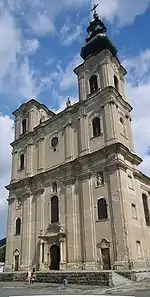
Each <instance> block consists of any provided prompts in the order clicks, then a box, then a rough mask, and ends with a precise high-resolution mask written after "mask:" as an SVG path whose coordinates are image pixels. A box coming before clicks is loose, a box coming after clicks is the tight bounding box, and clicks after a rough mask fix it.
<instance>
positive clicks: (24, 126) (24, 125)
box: [22, 119, 27, 134]
mask: <svg viewBox="0 0 150 297" xmlns="http://www.w3.org/2000/svg"><path fill="white" fill-rule="evenodd" d="M26 132H27V121H26V119H24V120H23V121H22V133H23V134H24V133H26Z"/></svg>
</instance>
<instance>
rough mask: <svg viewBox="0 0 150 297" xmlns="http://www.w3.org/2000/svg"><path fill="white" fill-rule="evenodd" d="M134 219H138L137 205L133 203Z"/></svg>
mask: <svg viewBox="0 0 150 297" xmlns="http://www.w3.org/2000/svg"><path fill="white" fill-rule="evenodd" d="M132 218H133V219H137V211H136V205H135V204H134V203H132Z"/></svg>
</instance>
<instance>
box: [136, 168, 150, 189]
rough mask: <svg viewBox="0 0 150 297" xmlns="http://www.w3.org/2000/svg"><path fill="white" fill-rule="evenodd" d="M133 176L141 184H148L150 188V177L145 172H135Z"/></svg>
mask: <svg viewBox="0 0 150 297" xmlns="http://www.w3.org/2000/svg"><path fill="white" fill-rule="evenodd" d="M133 176H134V177H135V178H137V179H139V181H140V182H144V183H146V184H147V185H148V186H150V177H148V176H147V175H145V174H144V173H143V172H141V171H138V170H134V171H133Z"/></svg>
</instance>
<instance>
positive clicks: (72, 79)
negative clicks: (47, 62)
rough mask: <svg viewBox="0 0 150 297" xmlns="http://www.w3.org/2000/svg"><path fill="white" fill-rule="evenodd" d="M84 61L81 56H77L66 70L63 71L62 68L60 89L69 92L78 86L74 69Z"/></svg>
mask: <svg viewBox="0 0 150 297" xmlns="http://www.w3.org/2000/svg"><path fill="white" fill-rule="evenodd" d="M82 62H83V60H82V58H81V57H80V55H79V54H77V55H76V56H75V57H74V58H73V59H72V60H71V61H70V62H69V63H68V65H67V67H66V69H65V70H64V71H63V70H62V69H61V68H60V72H59V78H60V89H61V90H67V89H69V88H71V87H74V86H75V85H77V76H76V75H75V74H74V72H73V69H74V68H75V67H77V66H78V65H79V64H80V63H82Z"/></svg>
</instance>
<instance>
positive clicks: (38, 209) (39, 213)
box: [34, 189, 44, 264]
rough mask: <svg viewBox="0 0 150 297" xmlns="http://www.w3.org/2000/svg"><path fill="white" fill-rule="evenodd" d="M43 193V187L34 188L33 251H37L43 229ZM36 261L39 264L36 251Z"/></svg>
mask: <svg viewBox="0 0 150 297" xmlns="http://www.w3.org/2000/svg"><path fill="white" fill-rule="evenodd" d="M43 194H44V189H37V190H36V189H35V191H34V195H35V196H36V204H35V251H37V249H38V246H39V243H40V242H39V238H38V237H39V235H40V234H41V230H42V232H43V231H44V225H43V222H44V213H43ZM35 261H36V263H37V264H39V255H38V253H36V260H35Z"/></svg>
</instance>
